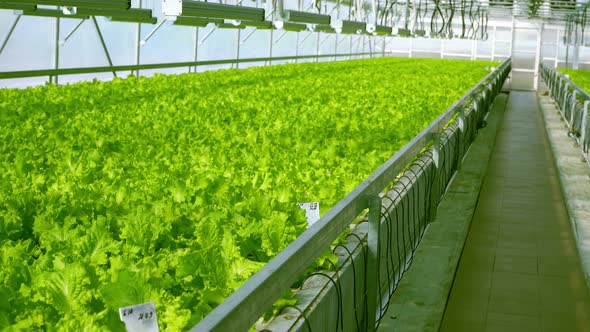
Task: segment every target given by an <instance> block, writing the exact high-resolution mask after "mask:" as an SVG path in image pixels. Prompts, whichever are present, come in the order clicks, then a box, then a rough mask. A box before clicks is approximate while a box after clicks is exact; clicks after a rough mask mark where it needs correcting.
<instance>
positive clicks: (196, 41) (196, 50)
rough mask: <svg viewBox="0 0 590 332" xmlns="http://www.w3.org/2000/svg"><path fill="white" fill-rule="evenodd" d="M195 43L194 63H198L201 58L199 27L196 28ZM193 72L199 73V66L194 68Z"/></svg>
mask: <svg viewBox="0 0 590 332" xmlns="http://www.w3.org/2000/svg"><path fill="white" fill-rule="evenodd" d="M193 42H194V43H195V50H194V54H195V56H194V62H195V63H196V62H197V61H198V58H199V27H195V32H194V33H193ZM193 71H194V72H195V73H196V72H197V65H196V64H195V65H194V66H193Z"/></svg>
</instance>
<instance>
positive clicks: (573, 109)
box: [570, 89, 578, 132]
mask: <svg viewBox="0 0 590 332" xmlns="http://www.w3.org/2000/svg"><path fill="white" fill-rule="evenodd" d="M577 96H578V90H576V89H574V94H573V96H572V102H571V105H570V132H573V131H574V117H575V112H576V98H577Z"/></svg>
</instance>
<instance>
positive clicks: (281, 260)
mask: <svg viewBox="0 0 590 332" xmlns="http://www.w3.org/2000/svg"><path fill="white" fill-rule="evenodd" d="M510 64H511V60H510V59H507V60H506V61H504V62H503V63H502V64H501V65H500V66H499V67H498V68H497V69H496V70H495V71H493V72H491V73H490V74H488V75H487V76H486V77H485V78H484V79H483V80H481V81H480V82H479V83H478V84H477V85H476V86H474V87H473V88H472V89H471V90H469V91H468V92H467V93H466V94H465V95H464V96H463V97H461V98H460V99H459V100H458V101H456V102H455V103H454V104H453V105H451V106H450V107H449V108H448V109H447V110H446V111H445V112H444V113H443V114H441V115H440V116H439V117H438V118H437V119H436V120H435V121H433V122H432V123H431V124H430V125H429V126H428V127H427V128H426V129H424V130H423V131H422V132H421V133H420V134H418V135H417V136H416V137H414V138H413V139H412V140H411V141H410V142H409V143H408V144H407V145H405V146H404V147H403V148H402V149H401V150H400V151H398V152H397V153H396V154H395V155H394V156H393V157H391V158H390V159H389V160H388V161H387V162H385V163H384V164H383V165H382V166H381V167H379V169H377V170H376V171H375V172H374V173H373V174H371V175H370V176H369V177H368V178H367V179H366V180H365V181H363V182H362V183H361V184H360V185H359V186H358V187H356V188H355V189H354V190H353V191H352V192H351V193H350V194H348V195H347V196H346V197H345V198H344V199H342V200H341V201H340V202H338V204H336V205H335V206H334V207H333V208H332V209H331V210H330V211H328V212H327V213H326V214H325V215H324V216H323V217H322V218H321V219H320V220H318V221H317V222H316V223H315V224H313V225H312V226H310V227H309V228H308V229H307V230H306V231H305V232H304V233H303V234H301V235H300V236H299V237H298V238H297V239H296V240H295V241H293V242H292V243H291V244H290V245H289V246H287V248H285V250H283V251H282V252H280V253H279V254H278V255H277V256H276V257H275V258H274V259H272V260H271V261H270V262H269V263H268V264H266V265H265V266H264V267H263V268H262V269H261V270H260V271H259V272H258V273H256V274H255V275H254V276H253V277H252V278H250V279H249V280H248V281H247V282H246V283H245V284H244V285H242V287H240V288H239V289H238V290H237V291H236V292H234V293H233V294H232V295H231V296H230V297H229V298H227V299H226V300H225V301H224V302H223V303H222V304H220V305H219V306H218V307H217V308H215V309H214V310H213V311H212V312H211V313H210V314H209V315H208V316H207V317H205V318H204V319H203V320H202V321H201V322H200V323H199V324H198V325H196V326H195V327H193V329H191V331H193V332H196V331H241V330H247V329H248V328H249V327H250V326H252V324H254V323H255V322H256V320H257V319H258V317H260V316H261V315H262V314H263V313H264V312H265V311H266V310H267V308H269V307H270V306H271V305H272V304H273V303H274V302H275V301H276V300H278V299H279V297H280V296H281V294H283V292H284V291H285V290H287V289H288V288H289V287H290V286H291V285H292V283H293V282H294V281H295V280H296V278H298V277H299V276H300V275H301V274H302V273H304V272H305V270H306V269H307V268H308V266H309V265H310V264H312V263H313V261H314V260H315V259H317V257H319V255H320V254H321V253H322V252H323V251H324V250H325V249H326V248H328V247H329V246H330V244H331V243H332V242H333V241H334V240H335V239H336V238H337V237H338V236H339V235H340V234H341V233H342V232H343V231H344V230H345V229H346V228H347V227H349V225H350V224H351V223H352V222H353V221H354V219H355V218H356V217H357V216H358V215H359V214H360V213H361V212H362V211H363V210H365V209H367V208H368V207H369V203H370V200H371V199H372V198H374V197H376V196H377V195H379V193H381V192H382V191H383V189H384V188H385V187H386V186H387V185H388V184H390V183H391V182H392V181H393V180H394V179H395V177H396V176H397V175H398V174H400V173H401V172H402V171H403V169H404V168H405V167H406V166H407V165H408V164H409V163H410V162H411V161H412V160H413V159H414V158H415V157H416V156H417V155H418V154H419V153H420V152H421V151H422V150H423V149H424V148H426V147H427V146H428V145H429V144H430V143H431V142H432V140H433V138H435V137H437V135H438V134H439V133H440V131H441V130H443V129H444V128H445V127H446V126H447V124H448V123H449V122H450V121H451V120H452V119H453V118H454V117H455V116H457V114H460V112H461V108H462V107H463V106H464V105H465V104H466V103H468V102H470V101H471V99H472V98H473V97H475V96H477V95H478V93H481V91H482V90H483V89H484V88H486V87H487V86H488V84H492V83H496V84H497V83H498V81H499V80H500V77H502V76H503V75H506V74H507V71H508V70H509V69H510ZM504 77H505V76H504Z"/></svg>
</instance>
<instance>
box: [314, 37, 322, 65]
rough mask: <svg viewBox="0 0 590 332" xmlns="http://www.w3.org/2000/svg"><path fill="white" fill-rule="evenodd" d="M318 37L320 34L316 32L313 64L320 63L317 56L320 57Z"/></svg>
mask: <svg viewBox="0 0 590 332" xmlns="http://www.w3.org/2000/svg"><path fill="white" fill-rule="evenodd" d="M320 37H321V36H320V33H319V32H316V50H315V55H316V58H315V62H319V61H320V58H319V55H320Z"/></svg>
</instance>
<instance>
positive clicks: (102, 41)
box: [92, 16, 117, 77]
mask: <svg viewBox="0 0 590 332" xmlns="http://www.w3.org/2000/svg"><path fill="white" fill-rule="evenodd" d="M92 22H94V27H96V32H97V33H98V38H99V39H100V44H101V45H102V49H103V50H104V54H105V55H106V57H107V61H108V62H109V66H111V67H112V66H113V61H112V60H111V56H110V54H109V50H108V49H107V44H106V43H105V42H104V38H103V37H102V32H100V28H99V27H98V22H96V17H95V16H92ZM113 76H115V77H117V73H116V72H115V71H113Z"/></svg>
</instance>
